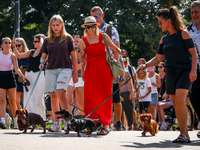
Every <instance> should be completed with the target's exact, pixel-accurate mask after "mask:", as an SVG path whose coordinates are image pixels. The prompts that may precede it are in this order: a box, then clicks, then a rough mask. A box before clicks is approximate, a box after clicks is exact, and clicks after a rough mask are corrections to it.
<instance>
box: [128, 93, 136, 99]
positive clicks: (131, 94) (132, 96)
mask: <svg viewBox="0 0 200 150" xmlns="http://www.w3.org/2000/svg"><path fill="white" fill-rule="evenodd" d="M134 95H135V94H134V92H131V93H130V95H129V100H133V99H134Z"/></svg>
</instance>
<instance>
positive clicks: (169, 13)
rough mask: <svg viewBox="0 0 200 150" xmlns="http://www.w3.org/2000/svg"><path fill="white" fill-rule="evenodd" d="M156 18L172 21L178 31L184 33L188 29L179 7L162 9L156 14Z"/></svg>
mask: <svg viewBox="0 0 200 150" xmlns="http://www.w3.org/2000/svg"><path fill="white" fill-rule="evenodd" d="M156 16H157V17H160V16H161V17H162V18H163V19H165V20H167V19H171V22H172V25H173V27H174V29H175V30H176V31H182V30H184V29H185V28H186V27H185V25H184V23H183V18H182V15H181V14H180V13H179V11H178V7H177V6H171V7H170V8H169V9H167V8H164V9H161V10H159V11H158V12H157V13H156Z"/></svg>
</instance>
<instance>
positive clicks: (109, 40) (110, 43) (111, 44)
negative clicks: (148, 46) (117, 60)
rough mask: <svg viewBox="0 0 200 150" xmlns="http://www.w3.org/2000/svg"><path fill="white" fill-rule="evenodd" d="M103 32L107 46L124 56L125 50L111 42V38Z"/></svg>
mask: <svg viewBox="0 0 200 150" xmlns="http://www.w3.org/2000/svg"><path fill="white" fill-rule="evenodd" d="M104 34H105V37H106V40H107V42H108V46H109V47H110V48H111V49H112V50H113V51H114V52H115V53H117V54H119V55H122V56H125V55H126V54H127V52H126V50H121V49H120V48H119V47H117V46H116V45H115V44H114V43H113V42H112V40H111V39H110V37H109V36H108V35H107V34H106V33H104Z"/></svg>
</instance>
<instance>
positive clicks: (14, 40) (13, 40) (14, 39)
mask: <svg viewBox="0 0 200 150" xmlns="http://www.w3.org/2000/svg"><path fill="white" fill-rule="evenodd" d="M12 40H13V41H14V42H15V34H13V39H12Z"/></svg>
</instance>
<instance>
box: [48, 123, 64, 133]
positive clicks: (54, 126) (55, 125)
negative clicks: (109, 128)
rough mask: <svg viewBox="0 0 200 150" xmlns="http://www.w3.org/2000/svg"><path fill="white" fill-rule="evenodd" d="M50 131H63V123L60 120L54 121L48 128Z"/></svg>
mask: <svg viewBox="0 0 200 150" xmlns="http://www.w3.org/2000/svg"><path fill="white" fill-rule="evenodd" d="M48 131H49V132H61V125H59V123H58V121H54V122H53V124H52V125H51V127H50V128H49V129H48Z"/></svg>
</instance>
